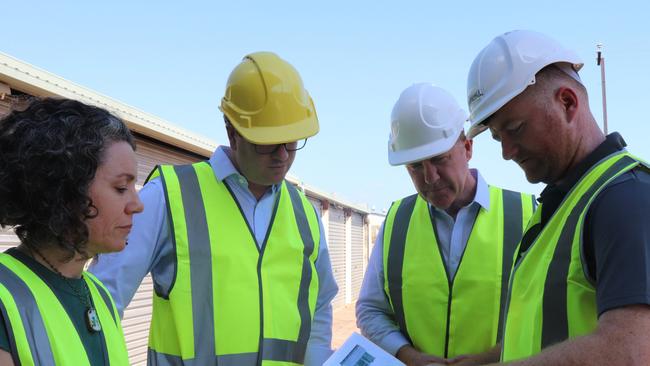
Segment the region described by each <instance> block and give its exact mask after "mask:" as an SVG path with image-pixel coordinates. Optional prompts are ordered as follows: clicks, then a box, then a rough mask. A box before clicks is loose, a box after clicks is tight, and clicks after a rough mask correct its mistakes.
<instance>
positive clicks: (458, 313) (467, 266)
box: [383, 187, 534, 358]
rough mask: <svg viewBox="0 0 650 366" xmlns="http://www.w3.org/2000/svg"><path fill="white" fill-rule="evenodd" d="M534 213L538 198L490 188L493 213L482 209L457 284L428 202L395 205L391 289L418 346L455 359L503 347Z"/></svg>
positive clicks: (387, 242)
mask: <svg viewBox="0 0 650 366" xmlns="http://www.w3.org/2000/svg"><path fill="white" fill-rule="evenodd" d="M533 207H534V197H533V196H531V195H528V194H523V193H519V192H512V191H508V190H502V189H500V188H496V187H490V208H489V210H486V209H485V208H480V209H479V211H478V214H477V216H476V218H475V221H474V225H473V228H472V231H471V233H470V235H469V238H468V241H467V245H466V247H465V251H464V253H463V255H462V258H461V261H460V263H459V265H458V270H457V271H456V274H455V276H454V277H453V280H452V279H450V276H449V275H448V273H447V270H446V266H445V264H444V260H443V257H442V253H441V251H440V249H439V246H438V239H437V237H436V232H435V226H434V221H433V217H432V216H431V213H430V212H429V207H428V205H427V203H426V201H425V200H424V199H422V197H420V196H419V195H417V194H416V195H413V196H410V197H406V198H404V199H402V200H400V201H397V202H395V203H394V204H393V205H392V206H391V209H390V211H389V212H388V215H387V216H386V223H385V224H384V242H383V249H384V252H383V253H384V290H385V292H386V295H387V296H388V299H389V301H390V304H391V306H392V308H393V311H394V313H395V318H396V320H397V323H398V325H399V327H400V330H401V332H402V334H404V335H405V336H406V338H407V339H409V341H410V342H411V344H412V345H413V346H414V347H416V348H417V349H418V350H420V351H422V352H425V353H428V354H433V355H436V356H439V357H445V358H449V357H455V356H458V355H463V354H470V353H479V352H484V351H487V350H488V349H490V348H492V347H493V346H494V345H495V344H496V343H497V340H498V338H499V336H500V333H501V329H500V327H499V323H500V318H501V317H502V316H503V312H502V311H501V309H502V306H503V304H504V303H505V295H506V293H507V279H508V277H509V274H510V270H511V268H512V261H513V255H514V251H515V248H516V247H517V245H518V244H519V241H520V240H521V234H522V232H523V229H524V227H525V226H526V223H527V222H528V220H529V218H530V217H531V216H532V212H533Z"/></svg>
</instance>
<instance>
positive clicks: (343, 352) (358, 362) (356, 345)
mask: <svg viewBox="0 0 650 366" xmlns="http://www.w3.org/2000/svg"><path fill="white" fill-rule="evenodd" d="M323 366H404V364H403V363H402V362H400V361H399V360H398V359H396V358H395V357H393V356H392V355H391V354H390V353H388V352H386V351H384V350H383V349H381V348H379V346H377V345H376V344H374V343H372V342H370V341H369V340H368V339H366V338H365V337H363V336H362V335H360V334H358V333H352V335H351V336H350V337H349V338H348V339H347V340H346V341H345V343H343V345H342V346H341V348H339V349H338V350H336V352H334V354H333V355H332V356H330V358H328V359H327V361H325V363H324V364H323Z"/></svg>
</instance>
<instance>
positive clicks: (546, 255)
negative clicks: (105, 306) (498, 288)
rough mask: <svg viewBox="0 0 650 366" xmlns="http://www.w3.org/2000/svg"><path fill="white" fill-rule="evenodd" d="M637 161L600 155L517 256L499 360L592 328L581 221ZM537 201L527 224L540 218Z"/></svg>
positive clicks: (593, 295)
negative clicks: (614, 181) (596, 200)
mask: <svg viewBox="0 0 650 366" xmlns="http://www.w3.org/2000/svg"><path fill="white" fill-rule="evenodd" d="M639 164H640V163H639V161H637V160H635V159H634V158H632V157H631V156H630V155H629V154H628V153H626V152H618V153H616V154H613V155H610V156H608V157H607V158H605V159H603V160H601V161H600V162H599V163H598V164H596V165H595V166H594V167H592V168H591V170H589V171H588V172H587V173H585V175H583V177H582V178H581V179H580V181H579V182H578V183H577V184H576V185H575V186H574V187H573V188H572V189H571V191H570V192H569V193H568V194H567V196H566V197H565V198H564V201H562V203H561V204H560V206H559V207H558V208H557V210H556V211H555V213H554V214H553V216H552V217H551V219H550V220H549V222H548V223H547V224H546V226H545V227H544V228H543V229H542V230H541V232H540V233H539V234H538V235H537V237H536V238H535V240H534V241H533V243H532V244H531V245H530V247H529V249H528V250H527V251H526V252H525V253H523V255H521V256H519V257H520V259H519V261H518V262H517V264H516V265H515V268H514V270H513V274H512V277H511V282H510V290H509V296H508V302H507V311H506V320H505V333H504V341H503V349H502V354H501V358H502V360H504V361H510V360H516V359H520V358H525V357H529V356H532V355H535V354H537V353H539V352H540V351H541V350H542V349H543V348H545V347H547V346H550V345H552V344H555V343H558V342H562V341H564V340H566V339H569V338H574V337H578V336H581V335H585V334H588V333H591V332H593V331H594V330H595V329H596V326H597V322H598V313H597V309H596V292H595V288H594V286H593V284H592V283H591V281H590V280H589V279H588V278H587V277H586V276H585V265H584V263H583V258H582V256H583V254H582V226H583V222H584V219H585V216H586V213H587V211H588V209H589V206H590V205H591V203H592V201H593V200H594V198H596V196H597V195H598V194H599V193H600V192H601V191H602V189H604V188H605V187H606V186H607V184H609V183H610V182H611V181H612V180H613V179H615V178H616V177H618V176H620V175H621V174H623V173H625V172H627V171H629V170H631V169H633V168H635V167H637V166H639ZM541 207H542V205H540V207H539V208H538V209H537V211H536V213H535V215H534V217H533V219H531V222H530V223H529V225H528V229H530V228H532V227H533V226H534V225H535V224H537V223H539V222H540V217H541ZM528 229H527V230H528Z"/></svg>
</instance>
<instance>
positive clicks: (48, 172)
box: [0, 98, 135, 260]
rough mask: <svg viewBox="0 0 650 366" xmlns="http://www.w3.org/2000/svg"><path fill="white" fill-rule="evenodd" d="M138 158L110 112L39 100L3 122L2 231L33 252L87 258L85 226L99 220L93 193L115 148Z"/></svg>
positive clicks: (0, 124) (0, 149)
mask: <svg viewBox="0 0 650 366" xmlns="http://www.w3.org/2000/svg"><path fill="white" fill-rule="evenodd" d="M119 141H125V142H127V143H129V144H130V145H131V147H132V148H133V149H134V150H135V141H134V139H133V136H132V135H131V132H130V131H129V129H128V128H127V127H126V125H125V124H124V123H123V122H122V121H121V120H120V119H119V118H117V117H116V116H114V115H113V114H111V113H109V112H108V111H106V110H104V109H101V108H98V107H94V106H90V105H86V104H84V103H81V102H78V101H75V100H69V99H53V98H47V99H42V100H38V99H37V100H35V101H34V102H32V103H31V104H30V106H29V107H28V108H27V109H25V110H24V111H13V112H12V113H10V114H9V115H7V116H6V117H5V118H3V119H2V120H0V225H2V226H3V227H4V226H14V227H15V228H14V229H15V231H16V235H18V238H19V239H20V241H21V243H23V244H24V245H26V246H27V247H29V248H37V249H38V248H45V247H58V248H60V249H63V250H64V252H65V253H67V257H66V258H65V259H67V260H69V259H71V258H72V257H73V256H74V255H75V253H80V254H81V255H83V256H85V257H87V252H86V250H85V249H86V244H87V242H88V228H87V226H86V224H85V220H86V219H89V218H92V217H95V216H96V215H97V208H96V207H95V206H93V202H92V200H91V199H90V197H89V196H88V188H89V186H90V184H91V181H92V180H93V179H94V177H95V172H96V171H97V167H98V166H99V165H100V164H101V163H102V160H103V158H104V151H105V150H106V148H107V147H108V145H110V144H111V143H113V142H119Z"/></svg>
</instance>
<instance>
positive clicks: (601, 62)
mask: <svg viewBox="0 0 650 366" xmlns="http://www.w3.org/2000/svg"><path fill="white" fill-rule="evenodd" d="M596 65H598V66H600V81H601V88H602V91H603V130H604V131H605V135H607V93H606V91H605V56H603V44H602V43H598V44H597V45H596Z"/></svg>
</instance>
